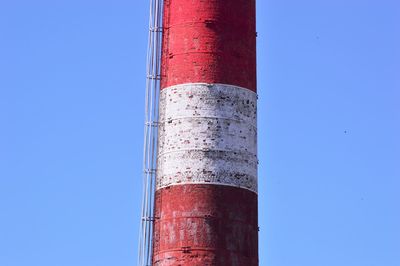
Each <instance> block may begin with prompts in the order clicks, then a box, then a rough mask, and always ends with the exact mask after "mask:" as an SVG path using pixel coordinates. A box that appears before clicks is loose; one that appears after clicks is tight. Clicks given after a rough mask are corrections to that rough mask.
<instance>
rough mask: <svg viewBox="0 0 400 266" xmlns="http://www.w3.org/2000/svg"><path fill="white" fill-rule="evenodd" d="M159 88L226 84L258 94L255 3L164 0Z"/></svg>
mask: <svg viewBox="0 0 400 266" xmlns="http://www.w3.org/2000/svg"><path fill="white" fill-rule="evenodd" d="M163 27H164V34H163V51H162V70H161V71H162V73H161V75H162V80H161V88H165V87H169V86H172V85H177V84H182V83H195V82H203V83H222V84H230V85H236V86H241V87H244V88H247V89H250V90H252V91H256V29H255V0H230V1H229V3H227V2H226V1H222V0H207V1H187V0H165V6H164V25H163Z"/></svg>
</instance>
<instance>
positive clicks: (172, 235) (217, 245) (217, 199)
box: [153, 184, 258, 266]
mask: <svg viewBox="0 0 400 266" xmlns="http://www.w3.org/2000/svg"><path fill="white" fill-rule="evenodd" d="M156 205H157V206H158V207H157V208H156V212H155V216H156V220H155V224H154V231H155V235H154V238H153V241H154V250H153V251H154V259H153V265H156V266H165V265H174V266H175V265H185V266H204V265H218V266H219V265H220V266H230V265H232V266H233V265H235V266H239V265H240V266H242V265H243V266H253V265H258V256H257V255H258V250H257V248H258V245H257V242H258V240H257V234H258V227H257V195H256V194H255V193H254V192H251V191H249V190H246V189H240V188H235V187H229V186H219V185H203V184H198V185H197V184H191V185H180V186H171V187H168V188H163V189H159V190H157V192H156Z"/></svg>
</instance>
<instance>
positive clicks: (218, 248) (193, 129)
mask: <svg viewBox="0 0 400 266" xmlns="http://www.w3.org/2000/svg"><path fill="white" fill-rule="evenodd" d="M161 89H162V91H161V95H160V104H159V111H160V124H159V126H160V127H159V136H158V144H159V147H158V165H157V180H156V183H157V190H156V198H155V217H154V218H155V220H154V231H153V265H156V266H167V265H171V266H172V265H173V266H178V265H179V266H203V265H204V266H205V265H217V266H218V265H224V266H225V265H226V266H256V265H258V224H257V123H256V121H257V112H256V106H257V103H256V102H257V96H256V94H255V92H256V31H255V0H230V1H229V3H227V2H226V1H223V0H207V1H203V0H191V1H188V0H165V1H164V22H163V50H162V62H161Z"/></svg>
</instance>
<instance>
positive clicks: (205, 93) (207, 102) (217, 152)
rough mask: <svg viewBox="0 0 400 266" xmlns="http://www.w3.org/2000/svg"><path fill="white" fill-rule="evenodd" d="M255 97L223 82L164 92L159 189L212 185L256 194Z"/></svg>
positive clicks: (176, 87) (158, 177) (191, 85)
mask: <svg viewBox="0 0 400 266" xmlns="http://www.w3.org/2000/svg"><path fill="white" fill-rule="evenodd" d="M256 103H257V95H256V94H255V93H254V92H252V91H250V90H247V89H244V88H241V87H237V86H232V85H224V84H183V85H179V86H172V87H169V88H166V89H164V90H162V92H161V95H160V106H159V108H160V129H159V138H158V145H159V147H158V152H159V154H158V166H157V189H160V188H162V187H166V186H170V185H179V184H188V183H213V184H224V185H229V186H237V187H242V188H246V189H249V190H252V191H254V192H256V191H257V128H256V126H257V109H256V106H257V104H256Z"/></svg>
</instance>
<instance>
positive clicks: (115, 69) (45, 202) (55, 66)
mask: <svg viewBox="0 0 400 266" xmlns="http://www.w3.org/2000/svg"><path fill="white" fill-rule="evenodd" d="M227 2H229V1H227ZM147 16H148V3H147V1H134V0H131V1H124V0H114V1H91V0H86V1H84V0H68V1H49V0H36V1H28V0H13V1H6V0H4V1H1V3H0V92H1V94H0V122H1V124H0V127H1V131H0V265H2V266H27V265H29V266H111V265H113V266H114V265H115V266H125V265H126V266H128V265H135V264H136V254H137V253H136V247H137V234H138V224H139V206H140V196H141V195H140V191H141V189H140V188H141V161H142V138H143V110H144V107H143V103H144V85H145V53H146V43H147ZM399 25H400V3H399V1H397V0H392V1H390V0H380V1H378V0H369V1H368V0H363V1H361V0H352V1H349V0H336V1H320V0H303V1H297V0H286V1H285V0H259V1H258V32H259V38H258V63H259V64H258V66H259V67H258V77H259V95H260V101H259V154H260V161H261V165H260V175H259V183H260V191H259V199H260V202H259V203H260V227H261V231H260V265H261V266H338V265H340V266H399V265H400V211H399V203H400V167H399V164H400V140H399V137H400V105H399V100H400V74H399V70H400V48H399V47H400V27H399Z"/></svg>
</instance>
